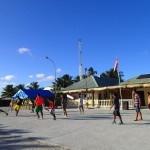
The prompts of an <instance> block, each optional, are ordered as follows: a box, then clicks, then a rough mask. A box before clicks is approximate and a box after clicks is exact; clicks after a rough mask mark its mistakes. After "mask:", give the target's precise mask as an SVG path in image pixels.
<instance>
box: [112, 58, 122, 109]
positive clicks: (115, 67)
mask: <svg viewBox="0 0 150 150" xmlns="http://www.w3.org/2000/svg"><path fill="white" fill-rule="evenodd" d="M118 66H119V65H118V58H117V57H116V62H115V66H114V71H117V73H118V80H119V91H120V98H121V109H122V92H121V85H120V74H119V67H118Z"/></svg>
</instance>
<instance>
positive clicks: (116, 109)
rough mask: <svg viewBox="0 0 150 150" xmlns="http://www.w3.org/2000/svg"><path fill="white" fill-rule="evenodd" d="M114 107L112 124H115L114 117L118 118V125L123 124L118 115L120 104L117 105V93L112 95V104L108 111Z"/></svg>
mask: <svg viewBox="0 0 150 150" xmlns="http://www.w3.org/2000/svg"><path fill="white" fill-rule="evenodd" d="M113 106H114V111H113V116H114V120H113V122H112V124H116V117H117V116H118V117H119V120H120V123H119V124H120V125H121V124H123V121H122V117H121V115H120V104H119V98H118V95H117V93H113V103H112V105H111V107H110V109H111V108H112V107H113Z"/></svg>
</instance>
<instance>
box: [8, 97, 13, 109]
mask: <svg viewBox="0 0 150 150" xmlns="http://www.w3.org/2000/svg"><path fill="white" fill-rule="evenodd" d="M13 105H14V100H13V98H12V99H11V101H10V103H9V108H8V112H9V111H10V112H12V110H13Z"/></svg>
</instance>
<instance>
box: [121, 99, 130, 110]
mask: <svg viewBox="0 0 150 150" xmlns="http://www.w3.org/2000/svg"><path fill="white" fill-rule="evenodd" d="M122 109H123V110H128V109H129V103H128V101H123V102H122Z"/></svg>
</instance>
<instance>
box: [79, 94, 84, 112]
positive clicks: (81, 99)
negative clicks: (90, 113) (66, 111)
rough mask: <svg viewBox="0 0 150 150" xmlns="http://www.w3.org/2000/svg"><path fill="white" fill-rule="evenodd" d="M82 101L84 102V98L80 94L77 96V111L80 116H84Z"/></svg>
mask: <svg viewBox="0 0 150 150" xmlns="http://www.w3.org/2000/svg"><path fill="white" fill-rule="evenodd" d="M83 100H84V96H83V95H82V94H80V95H79V110H80V114H84V107H83Z"/></svg>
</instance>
